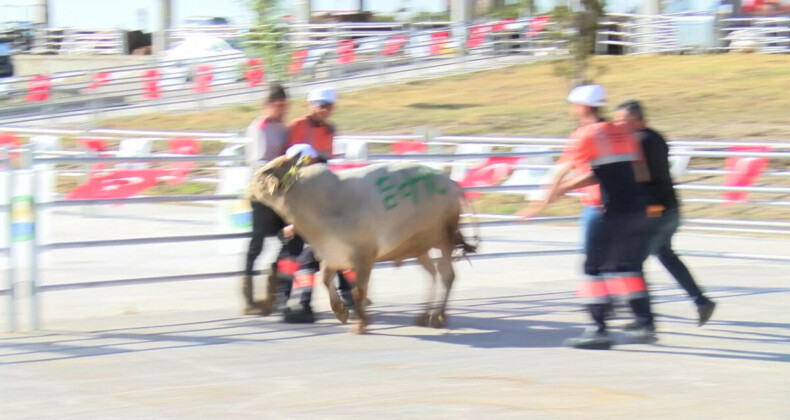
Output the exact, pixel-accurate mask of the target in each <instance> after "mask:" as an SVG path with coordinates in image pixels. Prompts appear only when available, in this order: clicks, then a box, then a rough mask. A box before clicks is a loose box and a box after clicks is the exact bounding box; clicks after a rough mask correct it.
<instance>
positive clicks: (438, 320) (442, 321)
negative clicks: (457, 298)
mask: <svg viewBox="0 0 790 420" xmlns="http://www.w3.org/2000/svg"><path fill="white" fill-rule="evenodd" d="M445 326H447V319H446V317H445V316H444V314H434V315H433V316H432V317H431V328H444V327H445Z"/></svg>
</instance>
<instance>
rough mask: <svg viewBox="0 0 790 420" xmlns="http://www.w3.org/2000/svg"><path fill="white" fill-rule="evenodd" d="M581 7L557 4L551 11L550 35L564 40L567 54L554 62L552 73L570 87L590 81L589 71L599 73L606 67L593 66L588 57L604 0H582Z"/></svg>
mask: <svg viewBox="0 0 790 420" xmlns="http://www.w3.org/2000/svg"><path fill="white" fill-rule="evenodd" d="M581 6H582V10H580V11H572V10H570V9H568V8H567V7H565V6H559V7H556V8H555V9H554V11H553V12H552V17H551V19H552V21H554V23H555V29H554V30H553V31H552V32H551V34H550V36H551V37H552V38H554V39H555V40H557V41H564V42H565V44H566V45H567V48H568V56H567V57H566V58H563V59H560V60H557V61H556V62H555V67H554V72H555V74H557V75H558V76H562V77H565V78H566V79H567V80H568V83H569V85H570V87H574V86H578V85H580V84H584V83H590V82H592V79H593V78H594V77H592V75H593V72H592V70H595V75H596V76H600V75H601V74H603V72H604V71H605V70H606V68H605V67H603V66H595V67H593V66H592V64H591V63H590V58H591V57H592V56H593V55H594V52H595V34H596V32H597V31H598V21H599V20H600V18H601V16H603V14H604V11H603V7H604V0H582V1H581Z"/></svg>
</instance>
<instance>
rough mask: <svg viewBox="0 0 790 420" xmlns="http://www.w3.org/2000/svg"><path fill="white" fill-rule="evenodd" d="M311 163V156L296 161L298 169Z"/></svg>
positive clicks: (304, 156) (303, 156)
mask: <svg viewBox="0 0 790 420" xmlns="http://www.w3.org/2000/svg"><path fill="white" fill-rule="evenodd" d="M309 163H310V156H307V155H302V157H300V158H299V160H298V161H296V166H297V167H302V166H305V165H307V164H309Z"/></svg>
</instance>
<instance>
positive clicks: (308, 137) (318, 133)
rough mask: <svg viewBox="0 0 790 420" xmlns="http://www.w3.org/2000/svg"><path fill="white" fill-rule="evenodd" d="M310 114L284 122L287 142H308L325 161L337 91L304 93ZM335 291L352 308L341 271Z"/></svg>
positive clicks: (331, 140) (330, 147)
mask: <svg viewBox="0 0 790 420" xmlns="http://www.w3.org/2000/svg"><path fill="white" fill-rule="evenodd" d="M307 102H308V103H309V104H310V113H308V114H307V115H304V116H302V117H300V118H297V119H294V120H293V121H291V122H290V123H288V145H287V146H286V148H288V147H291V146H294V145H297V144H308V145H310V146H312V148H313V150H315V152H317V154H318V157H317V161H318V162H321V163H326V162H327V161H328V160H329V159H330V158H332V157H333V155H334V139H335V127H334V126H333V125H332V124H331V123H330V122H329V117H331V116H332V112H334V110H335V108H336V106H337V92H336V91H335V90H334V89H332V88H320V89H314V90H312V91H310V92H309V93H308V95H307ZM337 291H338V293H339V295H340V299H341V300H342V301H343V303H344V304H345V305H346V306H347V307H352V306H353V304H354V299H353V298H352V296H351V284H350V283H349V281H348V279H346V276H345V275H344V274H343V273H340V272H338V273H337Z"/></svg>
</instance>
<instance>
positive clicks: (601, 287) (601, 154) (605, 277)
mask: <svg viewBox="0 0 790 420" xmlns="http://www.w3.org/2000/svg"><path fill="white" fill-rule="evenodd" d="M568 102H569V103H570V106H571V113H572V115H573V116H574V117H575V118H576V120H577V122H578V123H579V127H578V128H577V129H576V130H575V131H574V133H573V134H572V135H571V138H572V140H571V142H570V144H569V149H570V150H569V155H570V156H569V158H570V162H569V163H568V164H566V165H565V167H563V168H562V169H561V170H560V172H559V174H558V176H557V177H556V178H555V179H554V181H553V183H552V185H551V186H550V188H549V191H548V194H547V198H546V199H545V200H544V201H543V202H542V203H539V205H538V206H533V207H532V208H531V209H530V210H529V211H527V212H524V213H522V215H524V216H525V217H531V216H533V215H536V214H537V213H539V212H540V211H541V210H542V209H543V208H544V207H545V206H546V205H548V204H549V203H551V202H553V201H555V200H557V199H559V198H560V197H562V196H564V195H565V194H566V193H568V192H570V191H573V190H576V189H578V188H582V187H586V186H590V185H594V184H596V183H597V184H599V185H600V193H601V207H602V211H601V212H600V213H598V214H596V215H594V217H592V218H591V220H590V221H589V222H588V226H587V233H586V238H585V262H584V274H585V280H584V281H581V282H578V283H577V285H576V294H577V296H579V297H580V298H582V300H583V301H584V303H585V304H586V306H587V309H588V311H589V313H590V316H591V317H592V320H593V322H594V327H592V328H590V329H587V330H586V331H585V332H584V333H583V334H582V335H581V336H579V337H574V338H571V339H568V340H566V342H565V344H566V345H568V346H570V347H574V348H579V349H608V348H610V347H611V346H612V344H613V340H612V339H611V337H610V336H609V334H608V331H607V325H606V317H607V315H608V314H609V313H610V311H611V309H612V297H613V296H618V295H619V296H624V297H625V298H626V300H627V301H628V304H629V306H630V307H631V310H632V311H633V313H634V315H635V318H636V326H635V327H634V328H632V329H630V330H628V331H626V335H627V336H628V337H629V338H630V339H631V341H633V342H652V341H653V340H654V332H655V327H654V324H653V313H652V310H651V307H650V297H649V294H648V291H647V285H646V283H645V280H644V277H643V273H642V262H643V261H644V257H643V256H642V249H643V248H644V245H643V244H644V241H645V237H646V233H647V232H648V230H647V229H648V226H649V224H648V222H647V216H646V202H645V197H644V194H643V187H642V186H641V185H640V184H639V180H640V179H642V178H643V177H645V176H646V168H644V167H643V166H644V162H640V153H639V145H638V143H637V140H636V139H635V138H634V137H633V136H632V135H631V134H630V133H626V132H624V131H623V130H622V129H621V128H620V127H618V126H616V125H615V124H613V123H612V122H609V121H606V120H603V119H602V118H601V117H600V107H602V106H604V105H605V104H606V92H605V90H604V89H603V87H601V86H600V85H584V86H579V87H577V88H575V89H573V90H572V91H571V93H570V94H569V95H568ZM570 167H575V168H584V167H589V168H590V170H589V171H579V173H578V174H576V175H574V176H573V177H572V178H571V179H570V180H568V181H565V177H566V175H568V173H569V172H570V170H569V168H570Z"/></svg>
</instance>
